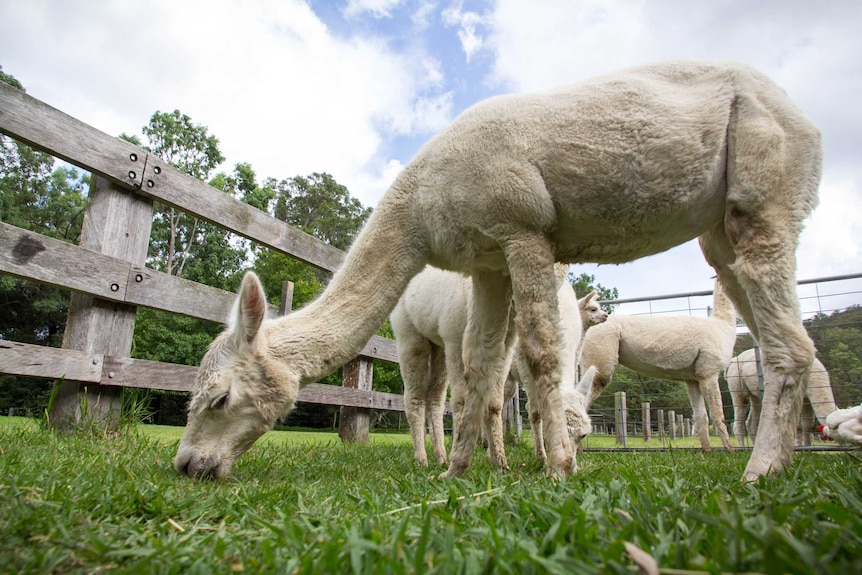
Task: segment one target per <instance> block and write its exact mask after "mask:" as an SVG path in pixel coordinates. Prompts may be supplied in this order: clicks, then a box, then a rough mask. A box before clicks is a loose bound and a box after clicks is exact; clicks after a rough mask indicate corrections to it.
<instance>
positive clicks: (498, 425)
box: [485, 369, 509, 471]
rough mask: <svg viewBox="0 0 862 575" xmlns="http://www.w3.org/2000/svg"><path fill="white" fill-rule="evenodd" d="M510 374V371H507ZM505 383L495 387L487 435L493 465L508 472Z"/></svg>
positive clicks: (489, 411) (489, 407)
mask: <svg viewBox="0 0 862 575" xmlns="http://www.w3.org/2000/svg"><path fill="white" fill-rule="evenodd" d="M506 372H507V373H508V369H507V370H506ZM504 385H505V382H504V381H499V382H497V384H496V385H495V386H494V392H493V393H492V395H491V400H490V401H489V402H488V409H487V410H486V411H485V434H486V435H487V437H488V456H489V457H490V459H491V465H493V466H494V467H496V468H498V469H500V470H503V471H505V470H508V469H509V464H508V463H507V462H506V449H505V446H504V443H503V387H504Z"/></svg>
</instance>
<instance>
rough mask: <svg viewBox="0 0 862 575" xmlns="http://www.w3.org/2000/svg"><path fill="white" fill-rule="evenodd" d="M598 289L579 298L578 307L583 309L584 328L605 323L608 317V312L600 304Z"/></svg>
mask: <svg viewBox="0 0 862 575" xmlns="http://www.w3.org/2000/svg"><path fill="white" fill-rule="evenodd" d="M597 295H598V294H597V292H596V290H593V291H591V292H590V293H588V294H587V295H585V296H584V297H582V298H581V299H579V300H578V308H579V309H580V310H581V321H582V322H583V326H584V329H587V328H588V327H592V326H594V325H598V324H600V323H603V322H604V321H605V320H607V319H608V312H606V311H605V310H603V309H602V306H600V305H599V302H598V299H597V298H596V296H597Z"/></svg>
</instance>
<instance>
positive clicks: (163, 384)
mask: <svg viewBox="0 0 862 575" xmlns="http://www.w3.org/2000/svg"><path fill="white" fill-rule="evenodd" d="M197 372H198V368H197V367H194V366H190V365H179V364H176V363H163V362H160V361H147V360H145V359H131V358H128V357H106V358H105V366H104V369H103V370H102V372H101V377H100V379H99V383H101V384H102V385H116V386H121V387H137V388H141V389H164V390H168V391H191V390H192V388H193V387H194V383H195V375H196V374H197Z"/></svg>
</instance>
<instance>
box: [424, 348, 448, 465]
mask: <svg viewBox="0 0 862 575" xmlns="http://www.w3.org/2000/svg"><path fill="white" fill-rule="evenodd" d="M430 363H431V378H430V382H429V385H428V393H427V395H426V401H425V403H426V405H427V406H428V407H427V411H428V423H429V425H430V427H431V448H432V450H433V451H434V459H436V460H437V463H439V464H440V465H444V464H445V463H446V444H445V443H444V441H443V408H444V405H445V403H446V387H447V378H446V362H445V358H444V354H443V353H442V350H440V349H439V348H436V349H435V350H434V353H433V354H432V355H431V362H430Z"/></svg>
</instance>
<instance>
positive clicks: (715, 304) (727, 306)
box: [712, 282, 736, 325]
mask: <svg viewBox="0 0 862 575" xmlns="http://www.w3.org/2000/svg"><path fill="white" fill-rule="evenodd" d="M712 317H714V318H715V319H718V320H721V321H724V322H725V323H731V324H733V325H736V308H734V307H733V302H731V301H730V298H729V297H727V294H726V293H724V288H722V287H721V284H719V283H718V282H716V284H715V291H714V292H713V295H712Z"/></svg>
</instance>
